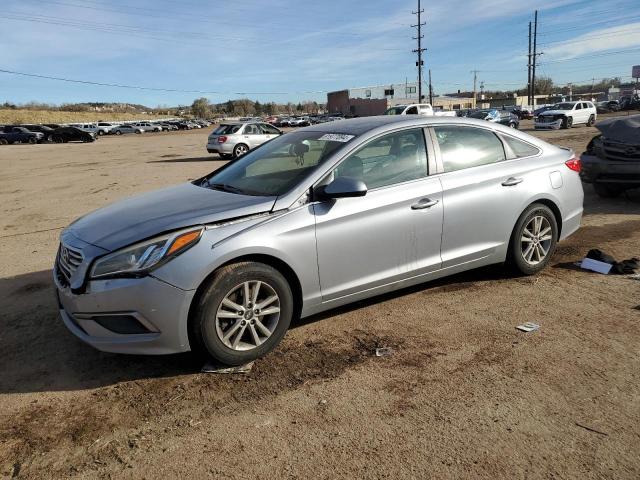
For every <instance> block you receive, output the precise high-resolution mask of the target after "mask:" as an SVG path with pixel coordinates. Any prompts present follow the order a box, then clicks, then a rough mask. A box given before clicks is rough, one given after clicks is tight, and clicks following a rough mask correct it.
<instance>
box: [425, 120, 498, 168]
mask: <svg viewBox="0 0 640 480" xmlns="http://www.w3.org/2000/svg"><path fill="white" fill-rule="evenodd" d="M434 131H435V134H436V138H437V139H438V145H439V146H440V155H441V157H442V163H443V164H444V171H445V172H454V171H456V170H462V169H464V168H471V167H478V166H480V165H488V164H491V163H496V162H501V161H503V160H505V159H506V156H505V153H504V147H503V146H502V142H501V141H500V139H499V138H498V137H497V136H496V135H495V134H494V133H493V132H491V131H489V130H485V129H482V128H474V127H459V126H443V127H434Z"/></svg>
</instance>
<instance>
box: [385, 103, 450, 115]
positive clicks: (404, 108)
mask: <svg viewBox="0 0 640 480" xmlns="http://www.w3.org/2000/svg"><path fill="white" fill-rule="evenodd" d="M384 114H385V115H427V116H430V117H433V116H436V117H455V116H456V115H457V114H456V112H454V111H453V110H451V111H445V110H434V109H433V107H432V106H431V104H430V103H413V104H411V105H396V106H395V107H391V108H389V109H387V111H385V112H384Z"/></svg>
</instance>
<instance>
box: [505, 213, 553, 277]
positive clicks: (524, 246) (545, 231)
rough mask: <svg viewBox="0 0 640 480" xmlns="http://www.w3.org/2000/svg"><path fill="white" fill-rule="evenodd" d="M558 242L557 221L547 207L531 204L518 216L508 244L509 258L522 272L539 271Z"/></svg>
mask: <svg viewBox="0 0 640 480" xmlns="http://www.w3.org/2000/svg"><path fill="white" fill-rule="evenodd" d="M557 242H558V224H557V221H556V217H555V215H554V214H553V212H552V211H551V209H550V208H549V207H547V206H546V205H542V204H534V205H531V206H530V207H529V208H528V209H527V210H525V212H524V213H523V214H522V215H521V216H520V219H519V220H518V222H517V223H516V226H515V228H514V230H513V233H512V236H511V241H510V243H509V261H510V263H511V264H512V265H513V266H514V267H515V269H516V270H517V271H518V272H520V273H523V274H525V275H533V274H535V273H538V272H539V271H540V270H542V269H543V268H544V267H545V266H546V265H547V263H549V260H550V259H551V256H552V255H553V252H554V251H555V249H556V244H557Z"/></svg>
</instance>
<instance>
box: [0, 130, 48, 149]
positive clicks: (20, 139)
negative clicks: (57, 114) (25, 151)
mask: <svg viewBox="0 0 640 480" xmlns="http://www.w3.org/2000/svg"><path fill="white" fill-rule="evenodd" d="M42 139H44V134H43V133H40V132H32V131H30V130H27V129H26V128H24V127H12V126H7V127H5V128H4V131H3V132H0V145H9V144H13V143H38V142H40V141H42Z"/></svg>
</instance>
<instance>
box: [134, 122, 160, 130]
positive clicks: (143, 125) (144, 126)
mask: <svg viewBox="0 0 640 480" xmlns="http://www.w3.org/2000/svg"><path fill="white" fill-rule="evenodd" d="M132 126H133V127H137V128H141V129H142V130H144V131H145V132H161V131H162V127H161V126H160V125H154V124H152V123H149V122H138V123H134V124H133V125H132Z"/></svg>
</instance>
